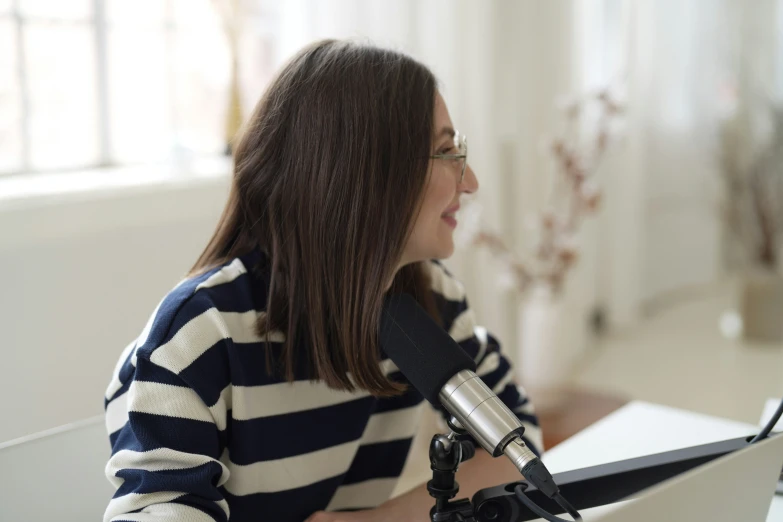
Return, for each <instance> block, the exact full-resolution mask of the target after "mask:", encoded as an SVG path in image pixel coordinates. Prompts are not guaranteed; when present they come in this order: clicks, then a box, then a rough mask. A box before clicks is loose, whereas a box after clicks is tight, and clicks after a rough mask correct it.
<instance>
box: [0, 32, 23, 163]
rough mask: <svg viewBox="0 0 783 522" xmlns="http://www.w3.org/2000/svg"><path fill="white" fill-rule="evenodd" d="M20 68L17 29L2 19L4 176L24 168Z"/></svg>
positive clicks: (0, 151)
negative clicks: (18, 70) (17, 73)
mask: <svg viewBox="0 0 783 522" xmlns="http://www.w3.org/2000/svg"><path fill="white" fill-rule="evenodd" d="M16 68H17V61H16V28H15V27H14V24H12V23H11V21H10V20H8V19H0V71H2V74H0V174H2V173H5V172H11V171H19V170H20V169H21V168H22V126H21V117H22V113H21V105H22V103H21V96H20V93H19V82H18V78H17V75H16Z"/></svg>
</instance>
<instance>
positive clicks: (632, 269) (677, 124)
mask: <svg viewBox="0 0 783 522" xmlns="http://www.w3.org/2000/svg"><path fill="white" fill-rule="evenodd" d="M324 37H339V38H343V37H351V38H358V39H362V40H370V41H372V42H374V43H376V44H378V45H382V46H389V47H393V48H396V49H400V50H402V51H405V52H408V53H410V54H411V55H413V56H414V57H416V58H418V59H419V60H421V61H422V62H424V63H425V64H427V65H428V66H430V67H431V68H432V69H433V71H434V72H435V74H436V75H437V76H438V78H439V80H440V82H441V91H442V93H443V95H444V97H445V99H446V101H447V103H448V105H449V108H450V111H451V115H452V119H453V120H454V121H455V123H456V125H457V126H458V127H459V129H460V130H461V131H462V132H464V133H465V134H466V135H467V136H468V137H469V140H470V163H471V166H472V167H473V169H474V170H475V171H476V173H477V176H478V178H479V180H480V183H481V190H480V192H479V194H478V195H477V198H476V201H474V202H473V204H472V205H471V206H470V207H468V208H466V209H465V211H463V213H464V214H465V217H463V219H462V222H461V228H462V229H463V230H462V231H461V232H460V248H459V250H458V251H457V253H456V254H455V255H454V256H453V258H452V259H450V260H449V261H448V265H449V266H450V268H451V269H452V270H453V271H454V272H455V274H456V275H457V276H458V277H459V278H460V279H461V280H462V281H463V282H464V283H465V285H466V287H467V289H468V295H469V296H470V299H471V302H472V306H473V307H474V308H475V310H476V313H477V315H478V318H479V320H480V321H481V322H482V324H484V325H486V327H487V328H488V329H489V330H490V331H491V332H493V333H494V334H495V335H496V336H497V337H498V338H499V339H500V340H501V341H502V343H503V345H504V349H505V351H506V353H507V354H508V355H509V356H510V357H511V358H512V359H514V360H515V362H516V363H517V368H518V375H519V377H520V379H521V381H522V383H523V384H524V385H525V386H526V387H528V388H529V391H530V393H531V395H532V396H533V399H534V402H536V403H538V404H539V405H540V411H541V413H542V423H543V428H544V432H545V434H546V435H547V437H548V438H547V446H548V447H551V446H552V445H554V444H556V443H557V442H558V441H560V440H562V439H563V438H565V437H567V436H568V435H570V434H572V433H573V432H574V431H576V430H577V429H580V428H581V427H584V426H585V425H587V424H589V423H590V422H592V421H594V420H595V419H597V418H599V417H600V416H601V415H604V414H606V413H608V412H609V411H612V409H614V408H617V407H619V406H620V405H622V404H624V403H625V402H627V401H629V400H634V399H640V400H646V401H651V402H656V403H660V404H665V405H670V406H674V407H679V408H685V409H689V410H692V411H697V412H702V413H707V414H712V415H716V416H720V417H725V418H730V419H735V420H739V421H744V422H748V423H752V424H756V423H758V422H759V417H760V415H761V411H762V407H763V405H764V401H765V400H766V399H768V398H771V397H779V396H780V395H781V394H783V341H781V337H783V279H781V276H780V271H779V266H778V265H779V259H780V254H781V248H780V246H781V245H780V240H781V232H783V105H782V104H783V1H780V0H757V1H754V2H741V1H739V0H691V1H689V2H681V1H677V0H659V1H656V2H633V1H622V0H580V1H566V0H558V1H546V2H543V1H533V0H528V1H515V0H494V1H486V0H453V1H452V0H415V1H414V0H397V1H394V2H388V1H381V0H317V1H316V0H285V1H282V0H279V1H274V0H216V1H210V0H133V1H131V0H0V274H2V275H3V284H2V290H0V327H1V328H2V334H3V336H2V344H0V347H1V348H0V350H2V359H0V360H2V363H0V393H1V394H2V396H3V397H5V398H6V400H4V401H2V403H0V448H8V447H11V446H13V445H15V444H17V443H20V442H22V441H26V440H35V439H36V437H37V435H34V434H39V433H40V432H43V431H44V430H52V429H55V431H56V429H58V428H57V427H60V426H64V425H68V424H69V423H77V424H76V425H77V426H82V425H84V423H90V422H98V423H101V422H102V420H96V419H98V417H96V416H100V415H101V413H102V411H103V402H102V395H103V392H104V390H105V387H106V385H107V384H108V381H109V378H110V374H111V372H112V370H113V368H114V365H115V363H116V361H117V358H118V357H119V354H120V352H121V351H122V349H123V348H124V347H125V345H126V344H127V343H128V342H130V341H131V340H132V339H133V338H135V337H136V336H137V335H138V334H139V332H140V330H141V328H142V327H143V325H144V324H145V322H146V320H147V318H148V316H149V315H150V313H151V312H152V310H153V309H154V308H155V306H156V304H157V302H158V301H159V300H160V299H161V297H162V296H163V295H164V294H165V293H166V292H167V291H168V290H169V289H170V288H172V287H173V286H174V285H175V284H176V283H177V282H178V281H179V280H180V278H181V277H182V276H183V274H184V273H185V272H186V271H187V270H188V269H189V268H190V267H191V265H192V263H193V262H194V260H195V259H196V256H197V255H198V253H200V251H201V249H202V248H203V246H204V245H205V242H206V240H207V238H208V237H209V236H210V234H211V232H212V230H213V227H214V225H215V223H216V220H217V218H218V215H219V212H220V210H221V208H222V205H223V203H224V201H225V198H226V195H227V189H228V181H229V176H230V172H231V160H230V156H227V155H226V151H227V149H230V142H231V139H232V138H233V136H234V134H235V132H236V130H237V128H238V127H239V125H240V124H241V122H242V121H243V118H244V117H246V115H248V114H249V112H250V111H251V109H252V107H253V106H254V104H255V103H256V102H257V100H258V99H259V97H260V95H261V94H262V92H263V90H264V88H265V86H266V85H267V83H268V82H269V80H270V78H271V77H272V75H273V74H274V72H275V70H276V69H277V68H278V67H279V66H280V65H281V64H283V63H284V61H285V60H286V59H287V58H288V57H289V56H291V55H292V54H293V53H294V52H296V51H297V50H298V49H299V48H300V47H301V46H303V45H305V44H306V43H308V42H310V41H312V40H314V39H319V38H324ZM458 230H459V229H458ZM80 423H81V424H80ZM98 443H99V444H103V443H104V441H101V442H98ZM106 446H107V447H106V448H105V449H106V451H108V444H107V445H106ZM101 479H102V477H101ZM102 480H103V479H102Z"/></svg>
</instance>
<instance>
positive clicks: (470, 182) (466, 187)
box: [460, 164, 479, 194]
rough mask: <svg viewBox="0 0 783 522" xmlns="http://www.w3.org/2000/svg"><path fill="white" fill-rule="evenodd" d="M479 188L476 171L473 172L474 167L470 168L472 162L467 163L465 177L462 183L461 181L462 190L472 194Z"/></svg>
mask: <svg viewBox="0 0 783 522" xmlns="http://www.w3.org/2000/svg"><path fill="white" fill-rule="evenodd" d="M478 188H479V183H478V179H477V178H476V173H475V172H473V169H472V168H470V164H468V165H465V177H464V178H463V179H462V183H460V192H467V193H468V194H472V193H474V192H476V191H477V190H478Z"/></svg>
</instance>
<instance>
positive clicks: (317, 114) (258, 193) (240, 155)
mask: <svg viewBox="0 0 783 522" xmlns="http://www.w3.org/2000/svg"><path fill="white" fill-rule="evenodd" d="M435 95H436V79H435V77H434V76H433V74H432V73H431V72H430V71H429V70H428V69H427V68H426V67H425V66H424V65H422V64H420V63H418V62H417V61H415V60H413V59H412V58H410V57H408V56H406V55H404V54H401V53H398V52H396V51H392V50H387V49H380V48H377V47H373V46H370V45H364V44H357V43H352V42H346V41H337V40H325V41H321V42H316V43H314V44H311V45H310V46H308V47H306V48H304V49H303V50H301V51H300V52H299V53H298V54H297V55H296V56H295V57H294V58H292V59H291V61H289V63H288V64H287V65H285V66H284V67H283V68H282V69H281V70H280V72H279V73H278V75H277V77H276V78H275V79H274V80H273V81H272V83H271V85H270V86H269V87H268V89H267V90H266V92H265V94H264V96H263V97H262V98H261V100H260V102H259V103H258V105H257V106H256V108H255V110H254V111H253V114H252V115H251V116H250V118H249V120H248V122H247V124H246V126H245V128H244V129H243V131H242V134H241V136H240V139H239V141H238V143H237V144H236V148H235V151H234V164H235V166H234V176H233V182H232V186H231V191H230V195H229V199H228V202H227V204H226V207H225V209H224V211H223V215H222V217H221V218H220V221H219V223H218V226H217V229H216V231H215V233H214V235H213V236H212V239H211V240H210V241H209V244H208V245H207V247H206V249H205V250H204V252H203V253H202V254H201V256H200V257H199V259H198V261H197V262H196V264H195V266H194V267H193V269H192V272H198V271H202V270H204V269H206V268H208V267H212V266H215V265H218V264H221V263H224V262H226V261H228V260H229V259H232V258H233V257H236V256H239V255H242V254H244V253H247V252H248V251H250V250H252V249H254V248H258V249H260V250H261V251H263V252H265V253H266V255H267V256H268V257H269V259H270V260H271V283H270V288H269V293H268V301H267V303H266V312H267V313H266V314H262V315H260V316H259V324H258V325H257V326H258V331H259V333H260V334H261V335H264V334H265V333H269V332H272V331H274V330H279V331H283V332H284V333H286V340H285V343H284V346H283V350H282V352H281V355H280V360H279V361H278V362H279V363H281V366H282V372H283V373H284V375H285V376H286V378H287V379H288V380H293V378H294V364H295V358H296V357H304V358H306V359H307V361H306V367H307V368H309V369H310V376H311V377H312V378H313V379H322V380H323V381H325V382H326V383H327V384H328V385H329V386H330V387H333V388H336V389H342V390H354V389H356V388H359V389H364V390H367V391H369V392H370V393H371V394H373V395H376V396H389V395H394V394H398V393H400V392H401V391H402V390H404V389H405V388H404V386H402V385H401V384H399V383H395V382H392V381H390V380H389V379H388V378H387V377H386V376H385V375H384V374H383V372H382V370H381V368H380V367H379V365H378V361H379V353H380V351H379V347H378V340H377V337H378V324H379V320H380V311H381V306H382V301H383V296H384V293H385V292H386V287H387V286H388V284H389V283H390V282H392V278H394V279H393V286H392V291H407V292H410V293H413V294H414V295H415V296H416V297H417V299H418V300H419V301H420V302H421V303H422V304H423V305H424V306H425V307H426V308H427V309H428V310H429V311H430V313H431V314H432V315H433V317H435V318H436V319H437V312H436V311H435V305H434V301H433V298H432V296H431V293H430V290H429V278H428V275H427V274H428V271H427V270H426V267H425V266H424V265H423V264H422V263H415V264H412V265H407V266H405V267H403V268H402V269H401V270H400V271H399V272H397V273H396V275H395V271H396V270H397V264H398V262H399V260H400V258H401V255H402V251H403V248H404V246H405V243H406V242H407V239H408V237H409V235H410V229H411V227H412V224H413V222H414V220H415V217H416V214H417V212H418V210H419V206H420V202H421V195H422V193H423V190H424V187H425V183H426V178H427V169H428V161H429V159H428V158H429V155H430V153H431V152H430V148H431V142H432V134H433V111H434V102H435ZM297 341H303V342H304V344H303V345H304V346H309V348H308V349H307V350H304V351H303V352H304V353H295V346H297ZM270 354H271V351H268V352H267V362H268V364H269V366H270V368H271V367H272V363H271V358H270V357H271V355H270Z"/></svg>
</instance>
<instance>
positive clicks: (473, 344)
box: [459, 335, 481, 361]
mask: <svg viewBox="0 0 783 522" xmlns="http://www.w3.org/2000/svg"><path fill="white" fill-rule="evenodd" d="M459 346H460V348H462V349H463V350H465V353H466V354H468V357H470V358H471V359H473V360H474V361H475V360H476V357H478V355H479V351H480V350H481V343H480V342H479V340H478V338H477V337H476V336H475V335H474V336H473V337H470V338H468V339H465V340H464V341H462V342H460V343H459Z"/></svg>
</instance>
